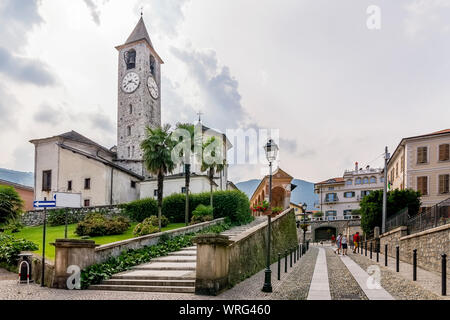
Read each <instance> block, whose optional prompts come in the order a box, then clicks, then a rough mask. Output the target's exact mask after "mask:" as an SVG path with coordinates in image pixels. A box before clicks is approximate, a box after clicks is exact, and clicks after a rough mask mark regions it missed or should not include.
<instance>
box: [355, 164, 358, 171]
mask: <svg viewBox="0 0 450 320" xmlns="http://www.w3.org/2000/svg"><path fill="white" fill-rule="evenodd" d="M355 171H358V162H356V163H355Z"/></svg>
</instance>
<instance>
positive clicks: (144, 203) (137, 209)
mask: <svg viewBox="0 0 450 320" xmlns="http://www.w3.org/2000/svg"><path fill="white" fill-rule="evenodd" d="M120 208H121V209H122V210H123V213H124V214H125V215H126V216H127V217H129V218H130V219H131V220H132V221H136V222H142V221H144V220H145V219H146V218H150V217H151V216H156V215H158V203H157V202H156V200H155V199H152V198H147V199H142V200H136V201H133V202H130V203H125V204H122V205H120Z"/></svg>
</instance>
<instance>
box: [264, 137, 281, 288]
mask: <svg viewBox="0 0 450 320" xmlns="http://www.w3.org/2000/svg"><path fill="white" fill-rule="evenodd" d="M264 150H265V151H266V158H267V161H269V170H270V173H269V208H271V206H272V163H273V162H274V161H275V160H276V159H277V156H278V150H279V149H278V146H277V144H276V143H275V141H273V140H272V139H269V141H268V142H267V144H266V145H265V147H264ZM267 221H268V223H267V260H266V271H265V273H264V286H263V288H262V291H263V292H272V281H271V277H272V271H270V235H271V231H270V229H271V222H272V217H271V215H270V214H269V215H268V216H267Z"/></svg>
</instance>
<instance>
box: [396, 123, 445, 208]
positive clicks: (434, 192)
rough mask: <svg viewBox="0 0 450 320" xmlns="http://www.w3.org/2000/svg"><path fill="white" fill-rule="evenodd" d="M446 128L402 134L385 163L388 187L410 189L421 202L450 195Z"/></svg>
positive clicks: (431, 201) (436, 200)
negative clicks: (416, 193)
mask: <svg viewBox="0 0 450 320" xmlns="http://www.w3.org/2000/svg"><path fill="white" fill-rule="evenodd" d="M449 176H450V129H446V130H442V131H438V132H434V133H430V134H425V135H420V136H415V137H410V138H404V139H402V141H401V142H400V144H399V145H398V147H397V148H396V150H395V152H394V153H393V154H392V157H391V159H390V160H389V163H388V181H389V182H390V184H391V189H400V190H404V189H414V190H417V191H420V192H421V194H422V199H421V200H422V206H424V207H430V206H433V205H435V204H437V203H439V202H441V201H443V200H446V199H448V198H449V197H450V193H449Z"/></svg>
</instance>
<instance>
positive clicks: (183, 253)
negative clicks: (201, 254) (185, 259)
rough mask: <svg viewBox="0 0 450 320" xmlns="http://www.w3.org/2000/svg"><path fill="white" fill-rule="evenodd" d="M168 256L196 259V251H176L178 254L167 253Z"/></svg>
mask: <svg viewBox="0 0 450 320" xmlns="http://www.w3.org/2000/svg"><path fill="white" fill-rule="evenodd" d="M169 256H193V257H196V256H197V250H192V251H191V250H189V251H188V250H185V251H181V252H180V251H178V252H172V253H169Z"/></svg>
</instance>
